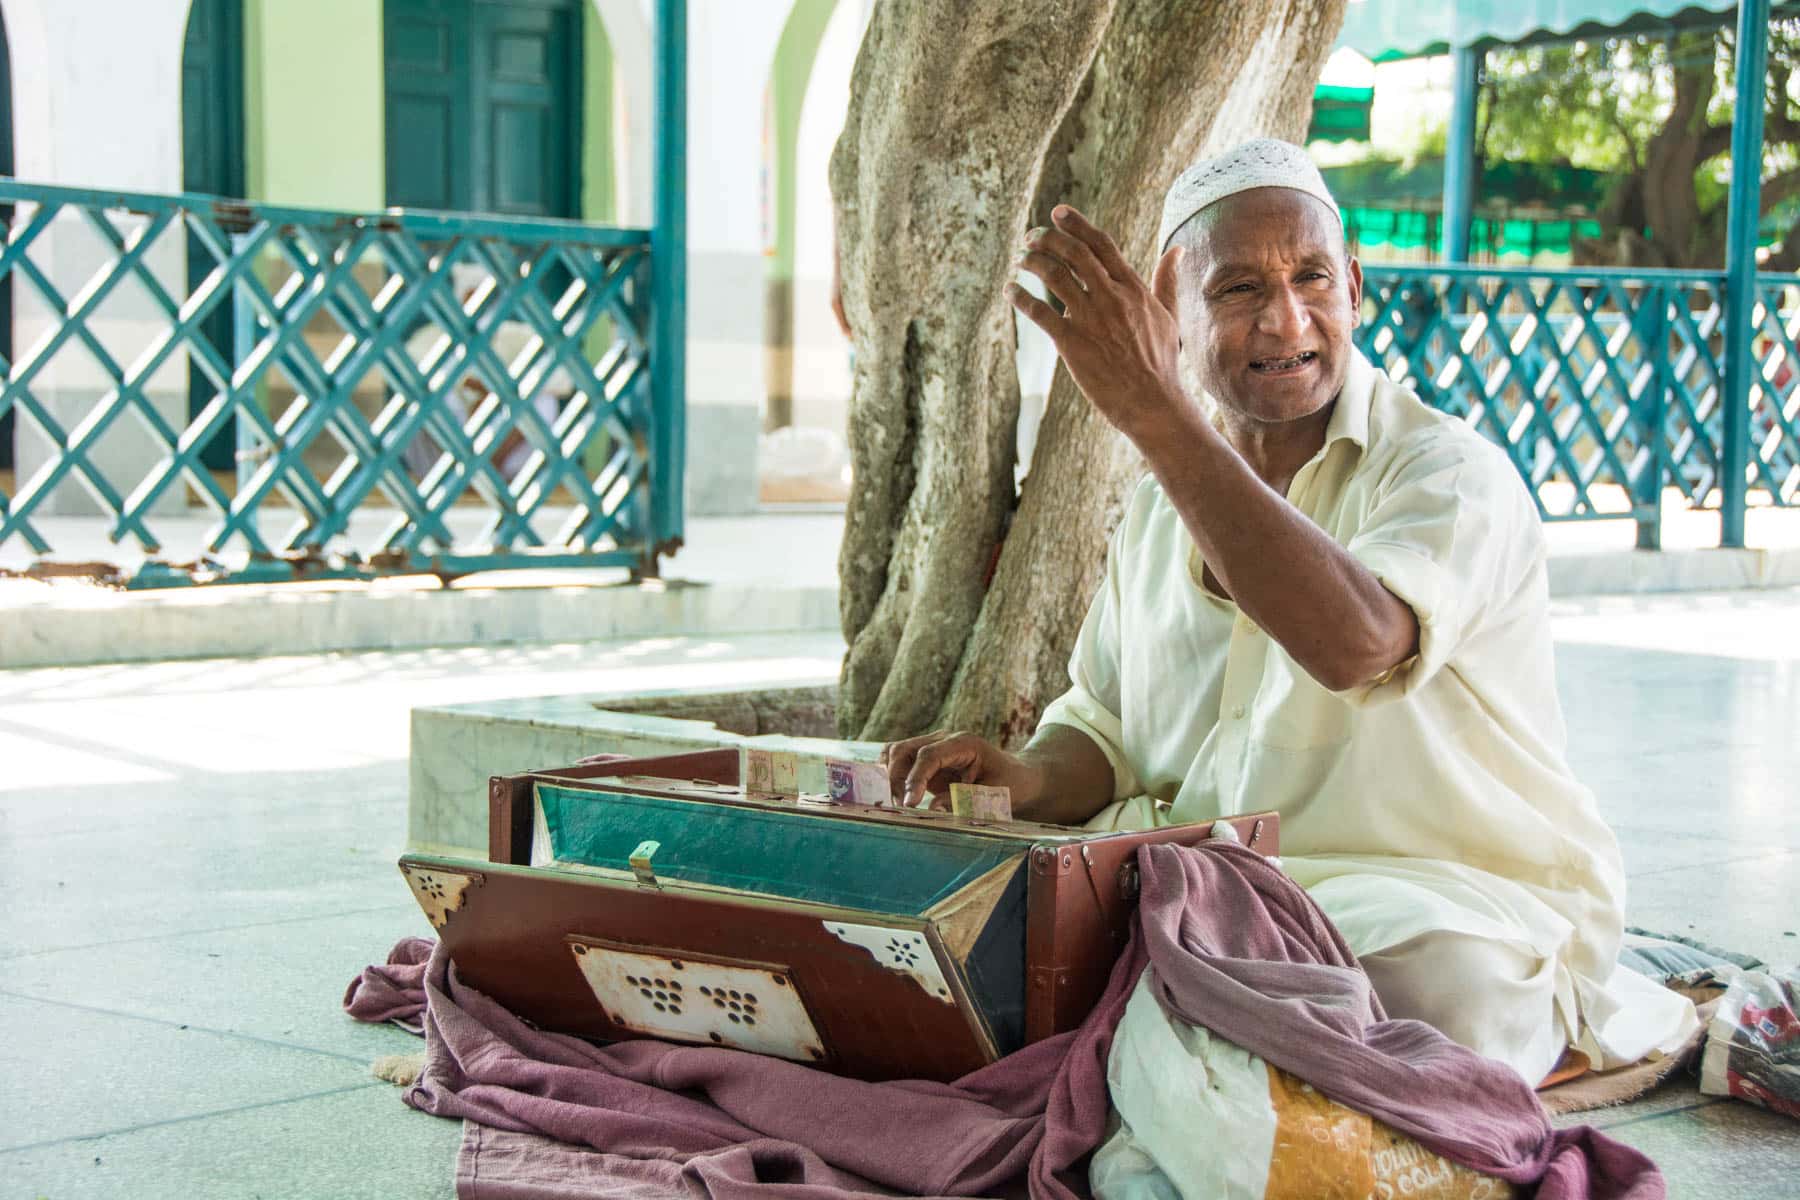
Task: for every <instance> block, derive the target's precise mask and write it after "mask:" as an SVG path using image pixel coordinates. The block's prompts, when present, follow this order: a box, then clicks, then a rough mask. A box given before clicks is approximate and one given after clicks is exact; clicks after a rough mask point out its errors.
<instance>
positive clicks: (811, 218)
mask: <svg viewBox="0 0 1800 1200" xmlns="http://www.w3.org/2000/svg"><path fill="white" fill-rule="evenodd" d="M868 20H869V14H868V8H867V6H866V5H864V4H862V3H858V2H856V0H838V5H837V7H836V8H835V9H834V10H833V11H832V14H831V20H830V22H829V23H828V24H827V25H826V26H825V36H824V37H823V38H822V39H820V41H819V53H818V57H817V58H816V59H815V60H814V61H813V69H812V75H811V76H810V77H809V78H808V80H807V84H806V100H805V102H804V103H803V104H802V105H801V109H800V133H799V138H798V144H797V154H796V160H795V174H794V200H795V221H794V326H793V328H794V423H795V424H796V425H810V426H815V427H822V428H825V429H830V430H832V431H833V432H835V433H837V434H838V435H839V436H842V435H843V433H844V429H845V426H846V425H847V424H848V421H849V414H850V346H849V343H848V342H847V341H845V340H844V335H843V334H842V333H840V332H839V331H838V327H837V320H836V319H835V318H834V317H833V316H832V315H831V255H832V213H831V178H830V174H831V151H832V148H833V147H834V146H836V145H837V139H838V135H839V134H840V133H842V132H843V129H844V117H845V114H846V113H847V112H848V111H849V108H850V70H851V68H852V67H853V66H854V65H855V63H856V51H857V47H859V46H860V45H861V44H862V37H863V31H864V30H865V29H866V28H867V27H868Z"/></svg>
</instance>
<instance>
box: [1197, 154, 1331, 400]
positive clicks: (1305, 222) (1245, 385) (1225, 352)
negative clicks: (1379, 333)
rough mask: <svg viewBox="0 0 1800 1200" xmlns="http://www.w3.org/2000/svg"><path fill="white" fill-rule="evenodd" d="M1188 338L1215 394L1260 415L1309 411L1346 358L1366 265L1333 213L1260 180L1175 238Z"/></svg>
mask: <svg viewBox="0 0 1800 1200" xmlns="http://www.w3.org/2000/svg"><path fill="white" fill-rule="evenodd" d="M1176 240H1177V241H1178V243H1179V244H1182V245H1184V246H1186V247H1187V252H1186V253H1185V254H1184V255H1183V256H1182V260H1181V267H1180V271H1181V276H1180V286H1181V326H1182V329H1181V335H1182V340H1183V342H1184V343H1185V345H1186V346H1187V348H1188V349H1189V351H1190V352H1191V353H1192V355H1193V363H1194V367H1195V369H1196V371H1197V372H1198V374H1199V377H1200V383H1201V386H1203V387H1204V388H1205V389H1206V390H1207V392H1208V393H1209V394H1211V395H1212V396H1213V398H1214V399H1216V400H1218V401H1219V403H1221V404H1223V405H1225V406H1226V407H1227V408H1229V409H1231V410H1233V411H1234V412H1235V413H1237V414H1238V415H1239V416H1241V417H1244V418H1248V419H1249V420H1251V421H1253V422H1257V423H1264V424H1279V423H1281V422H1286V421H1296V420H1300V419H1302V418H1304V417H1308V416H1311V415H1312V414H1314V413H1316V412H1318V411H1319V410H1320V409H1321V408H1323V407H1325V406H1326V405H1327V404H1329V403H1331V401H1332V400H1333V399H1335V398H1336V397H1337V394H1338V390H1339V389H1340V388H1341V387H1342V386H1343V383H1344V375H1345V373H1346V372H1347V371H1348V370H1349V367H1350V349H1351V347H1350V333H1351V331H1352V330H1353V329H1355V327H1356V321H1357V311H1358V309H1359V307H1360V306H1361V304H1362V267H1361V266H1360V265H1359V264H1358V263H1357V261H1356V260H1355V259H1353V258H1351V257H1349V255H1348V254H1346V253H1345V250H1344V234H1343V228H1342V226H1341V225H1340V224H1339V223H1338V219H1337V216H1336V215H1335V214H1333V213H1332V212H1331V211H1330V210H1329V209H1327V208H1326V207H1325V205H1324V204H1322V203H1321V202H1320V201H1318V200H1317V199H1315V198H1313V197H1312V196H1309V195H1307V194H1306V193H1305V192H1298V191H1295V190H1293V189H1292V188H1280V187H1265V188H1253V189H1251V190H1250V191H1246V192H1239V193H1238V194H1237V195H1235V196H1229V197H1227V198H1226V199H1224V200H1221V201H1220V202H1219V203H1218V204H1216V205H1213V206H1212V207H1210V208H1208V209H1206V210H1204V211H1203V212H1201V213H1200V214H1198V216H1196V217H1195V219H1194V220H1193V221H1192V222H1190V225H1189V226H1188V227H1186V228H1184V229H1183V230H1182V231H1181V232H1180V233H1178V234H1177V235H1176Z"/></svg>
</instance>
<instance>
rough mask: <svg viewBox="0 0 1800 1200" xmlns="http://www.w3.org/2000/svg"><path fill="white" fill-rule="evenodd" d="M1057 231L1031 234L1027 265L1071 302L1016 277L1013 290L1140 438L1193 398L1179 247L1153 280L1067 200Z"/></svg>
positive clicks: (1116, 419)
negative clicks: (1185, 355)
mask: <svg viewBox="0 0 1800 1200" xmlns="http://www.w3.org/2000/svg"><path fill="white" fill-rule="evenodd" d="M1050 219H1051V221H1052V222H1053V224H1052V226H1051V227H1050V228H1048V229H1034V230H1032V231H1031V232H1030V233H1028V234H1027V235H1026V237H1025V245H1026V253H1025V256H1024V257H1023V258H1022V259H1020V261H1019V266H1020V267H1021V268H1022V269H1023V270H1027V271H1030V272H1031V273H1032V274H1033V275H1036V276H1037V277H1038V278H1039V279H1041V280H1043V281H1044V286H1045V287H1046V288H1048V289H1049V291H1050V294H1051V295H1053V296H1055V297H1056V298H1057V299H1058V300H1059V301H1061V302H1062V306H1063V311H1062V312H1061V313H1058V312H1057V311H1056V309H1055V308H1053V307H1051V306H1050V305H1049V304H1048V303H1046V302H1044V301H1042V300H1039V299H1038V298H1037V297H1036V296H1033V295H1032V294H1031V293H1030V292H1028V291H1026V290H1025V289H1024V288H1022V287H1020V286H1019V285H1018V284H1016V283H1009V284H1007V285H1006V298H1007V299H1008V300H1009V301H1010V302H1011V303H1012V306H1013V307H1014V308H1016V309H1018V310H1019V312H1021V313H1023V314H1024V315H1025V317H1026V318H1027V319H1028V320H1030V321H1031V322H1032V323H1033V324H1034V325H1036V326H1037V327H1038V328H1039V329H1042V330H1043V331H1044V332H1045V333H1047V334H1049V335H1050V340H1051V341H1053V342H1055V343H1056V352H1057V354H1058V355H1060V356H1061V357H1062V360H1063V363H1064V365H1065V366H1067V367H1068V369H1069V375H1070V376H1071V377H1072V378H1073V379H1074V380H1075V383H1076V385H1077V386H1079V387H1080V388H1081V391H1082V394H1084V395H1085V396H1087V398H1088V401H1089V403H1091V404H1092V405H1093V406H1094V407H1095V408H1096V409H1098V410H1099V411H1100V415H1101V416H1103V417H1105V418H1106V419H1107V420H1108V421H1109V422H1111V423H1112V424H1113V425H1114V426H1115V427H1117V428H1118V429H1119V430H1121V431H1122V432H1123V433H1125V434H1126V436H1128V437H1131V438H1132V439H1133V440H1134V441H1135V440H1136V439H1137V438H1138V437H1139V436H1143V435H1150V434H1154V433H1155V432H1157V431H1158V428H1157V427H1158V426H1159V425H1160V424H1161V423H1162V422H1163V421H1165V420H1167V419H1168V418H1169V417H1171V416H1177V415H1181V416H1186V415H1189V414H1186V413H1179V411H1178V410H1179V409H1184V408H1186V407H1187V406H1190V405H1191V404H1192V400H1191V399H1190V398H1189V397H1188V396H1187V393H1186V391H1185V390H1184V389H1183V388H1182V386H1181V372H1180V356H1181V332H1180V328H1179V326H1178V324H1177V321H1176V314H1177V311H1178V301H1177V300H1176V295H1175V266H1176V264H1177V263H1178V262H1179V261H1180V259H1181V253H1182V251H1181V247H1179V246H1175V247H1171V248H1170V249H1169V252H1168V253H1166V254H1164V255H1163V256H1162V258H1161V260H1160V261H1158V262H1157V264H1156V272H1155V276H1154V280H1153V283H1152V285H1150V286H1146V285H1145V283H1144V280H1143V278H1142V277H1141V276H1140V275H1138V273H1137V272H1136V271H1134V270H1132V269H1131V266H1130V264H1128V263H1127V262H1126V261H1125V256H1124V255H1122V254H1120V253H1119V247H1118V245H1117V244H1116V243H1114V241H1113V240H1112V238H1111V237H1109V236H1107V234H1106V233H1105V232H1104V231H1103V230H1101V229H1099V228H1097V227H1096V226H1095V225H1094V224H1093V223H1092V222H1090V221H1089V220H1088V219H1087V218H1086V217H1084V216H1082V215H1081V214H1080V213H1078V212H1076V211H1075V210H1074V209H1073V208H1071V207H1069V206H1068V205H1066V204H1059V205H1057V206H1056V208H1055V209H1054V210H1053V211H1052V212H1051V214H1050Z"/></svg>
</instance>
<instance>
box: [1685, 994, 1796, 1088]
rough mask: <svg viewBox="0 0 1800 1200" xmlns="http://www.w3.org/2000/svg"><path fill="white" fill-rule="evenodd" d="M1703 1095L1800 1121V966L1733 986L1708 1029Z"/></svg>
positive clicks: (1702, 1061)
mask: <svg viewBox="0 0 1800 1200" xmlns="http://www.w3.org/2000/svg"><path fill="white" fill-rule="evenodd" d="M1700 1090H1701V1092H1703V1093H1705V1094H1706V1095H1708V1096H1736V1097H1737V1098H1738V1099H1739V1100H1748V1101H1749V1102H1750V1103H1752V1104H1757V1105H1761V1106H1762V1107H1763V1108H1766V1109H1770V1110H1771V1111H1773V1112H1778V1113H1782V1114H1784V1115H1786V1116H1790V1117H1793V1118H1794V1119H1796V1120H1800V966H1793V967H1788V968H1786V969H1785V970H1769V971H1742V972H1739V973H1738V975H1737V978H1736V979H1734V980H1732V983H1731V986H1730V988H1728V989H1727V990H1726V992H1725V995H1724V997H1723V998H1722V999H1721V1000H1720V1001H1719V1008H1718V1011H1717V1012H1715V1013H1714V1014H1713V1019H1712V1024H1711V1025H1709V1026H1707V1030H1706V1050H1705V1052H1704V1053H1703V1054H1702V1055H1701V1058H1700Z"/></svg>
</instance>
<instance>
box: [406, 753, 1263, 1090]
mask: <svg viewBox="0 0 1800 1200" xmlns="http://www.w3.org/2000/svg"><path fill="white" fill-rule="evenodd" d="M759 753H761V752H755V751H751V752H745V751H741V750H739V749H736V748H727V749H721V750H707V751H701V752H697V753H692V754H680V755H668V756H663V757H659V758H640V759H627V760H615V761H610V762H603V763H590V764H583V765H579V766H572V767H563V768H555V769H548V770H538V771H530V772H527V773H525V774H521V775H512V776H502V777H496V778H494V779H493V780H491V781H490V785H489V793H488V807H489V846H488V860H487V861H474V860H469V859H459V858H449V857H442V856H433V855H425V854H408V855H406V856H405V857H404V858H402V859H401V860H400V869H401V872H402V873H403V874H404V875H405V877H406V880H407V883H408V885H409V886H410V887H411V889H412V891H413V894H414V896H415V897H416V898H417V900H418V902H419V905H420V907H421V908H422V909H424V911H425V915H426V916H427V918H428V919H429V920H430V921H431V923H432V925H433V926H435V927H436V929H437V931H438V935H439V937H440V938H441V939H442V941H443V943H444V945H445V947H446V948H447V949H448V950H449V952H450V955H451V958H452V961H453V962H454V963H455V965H456V969H457V973H458V976H459V978H460V979H461V980H462V981H463V982H464V983H466V984H468V985H469V986H472V987H474V988H476V989H478V990H480V991H482V992H484V993H486V994H487V995H489V996H491V997H492V998H493V999H495V1000H497V1001H499V1002H500V1003H502V1004H504V1005H506V1006H507V1007H508V1008H509V1009H510V1010H511V1011H513V1012H514V1013H516V1014H518V1015H519V1016H520V1017H522V1018H523V1019H525V1020H527V1021H529V1022H531V1023H532V1024H533V1025H535V1026H537V1027H538V1028H542V1029H548V1030H554V1031H557V1032H563V1033H572V1034H577V1035H581V1036H584V1037H589V1038H594V1039H601V1040H607V1041H616V1040H623V1039H626V1038H633V1037H652V1038H660V1039H664V1040H668V1041H675V1042H687V1043H693V1044H697V1045H715V1046H729V1047H733V1048H736V1049H740V1050H748V1051H753V1052H757V1053H761V1054H770V1055H778V1056H780V1057H783V1058H787V1059H790V1060H793V1061H795V1062H801V1063H806V1064H810V1065H814V1066H817V1067H819V1068H822V1069H824V1070H828V1071H831V1072H834V1073H837V1074H842V1075H850V1076H855V1077H858V1078H863V1079H896V1078H910V1079H937V1080H950V1079H955V1078H957V1077H959V1076H961V1075H963V1074H965V1073H967V1072H969V1071H971V1070H974V1069H975V1068H977V1067H980V1066H982V1065H984V1064H986V1063H989V1062H992V1061H993V1060H995V1059H996V1058H999V1057H1000V1056H1002V1055H1005V1054H1009V1053H1011V1052H1012V1051H1014V1050H1017V1049H1018V1048H1020V1047H1021V1046H1023V1045H1025V1044H1027V1043H1030V1042H1034V1041H1037V1040H1039V1039H1041V1038H1045V1037H1048V1036H1050V1035H1052V1034H1055V1033H1059V1032H1061V1031H1063V1030H1067V1029H1072V1028H1074V1027H1075V1026H1077V1025H1079V1024H1080V1023H1081V1021H1082V1019H1083V1018H1084V1017H1085V1016H1086V1015H1087V1013H1088V1011H1089V1010H1090V1009H1091V1008H1092V1007H1093V1005H1094V1003H1095V1002H1096V1001H1097V1000H1098V999H1099V997H1100V994H1101V992H1102V991H1103V990H1104V988H1105V985H1106V981H1107V978H1108V976H1109V975H1110V973H1111V970H1112V966H1113V963H1114V962H1115V961H1116V960H1117V958H1118V955H1119V953H1120V951H1122V950H1123V949H1124V946H1125V942H1126V939H1127V937H1128V931H1129V922H1130V915H1131V906H1132V904H1133V902H1134V899H1135V897H1136V894H1137V875H1136V865H1135V857H1136V855H1135V852H1136V850H1137V848H1138V847H1139V846H1141V845H1144V844H1145V843H1147V842H1175V843H1181V844H1189V845H1191V844H1194V843H1196V842H1199V841H1202V840H1204V839H1205V838H1207V837H1208V836H1210V835H1211V834H1212V833H1213V830H1214V825H1213V823H1211V822H1207V823H1202V824H1193V825H1171V826H1165V827H1162V828H1159V829H1155V830H1151V831H1148V832H1141V833H1110V834H1100V833H1087V832H1084V831H1082V830H1079V829H1071V828H1067V827H1063V826H1051V825H1040V824H1032V823H1029V822H1025V821H1014V820H1011V819H1010V812H1009V811H1007V810H1005V808H1004V804H1003V803H1002V804H1001V805H1000V806H999V807H1000V808H1001V811H998V812H996V811H995V808H994V806H992V805H990V807H989V808H988V810H987V811H985V812H982V811H979V809H980V806H979V805H978V806H976V811H975V812H973V813H972V812H970V811H969V809H968V807H967V806H964V805H962V804H960V803H959V805H958V811H948V812H946V811H941V810H931V809H914V808H907V807H903V806H900V805H897V804H894V803H892V802H891V801H890V800H888V798H887V796H886V787H885V782H884V777H883V776H881V775H879V774H878V772H879V770H880V769H879V768H877V767H874V766H872V765H868V764H862V765H854V766H852V765H842V766H841V767H840V764H831V771H832V789H831V790H832V792H833V793H834V794H837V799H836V800H833V799H832V797H831V796H829V795H816V796H815V795H807V794H801V793H799V791H798V789H797V788H794V786H793V779H794V777H795V776H794V766H793V762H792V760H791V758H788V756H783V755H775V756H774V764H773V768H772V769H771V766H770V764H769V761H768V757H767V756H766V755H764V756H763V760H762V761H761V762H758V761H757V760H756V758H755V757H754V756H756V755H758V754H759ZM783 758H788V761H787V762H786V764H785V770H784V765H783V763H782V761H781V760H782V759H783ZM746 759H749V762H748V765H747V766H746ZM840 769H841V770H842V771H843V772H845V773H846V774H847V773H849V772H851V771H854V772H856V773H857V776H858V778H859V779H860V780H861V781H862V783H861V790H862V795H861V796H860V799H863V800H868V799H871V795H870V793H871V792H874V791H876V790H877V789H876V788H875V787H873V786H871V773H877V774H875V775H874V776H873V778H874V780H880V781H882V783H881V786H880V787H879V789H878V790H879V793H880V795H879V802H876V803H856V802H849V801H848V798H847V797H846V796H845V795H844V794H842V793H844V792H851V793H854V792H855V790H856V787H857V785H856V784H854V783H851V784H848V785H847V786H846V787H844V788H840V787H839V786H838V783H839V771H840ZM784 774H785V779H784V778H783V776H784ZM745 776H748V777H749V786H746V785H745V782H744V777H745ZM977 790H979V789H977ZM1228 823H1229V824H1230V825H1231V826H1232V829H1233V830H1234V831H1235V832H1236V834H1237V838H1238V840H1239V841H1240V842H1242V843H1243V844H1245V845H1247V846H1249V847H1250V848H1252V849H1255V850H1258V851H1260V852H1262V853H1264V854H1269V855H1273V854H1275V853H1277V821H1276V817H1275V815H1274V814H1273V813H1258V814H1250V815H1247V816H1242V817H1233V818H1230V820H1229V822H1228ZM1221 832H1223V831H1221Z"/></svg>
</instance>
